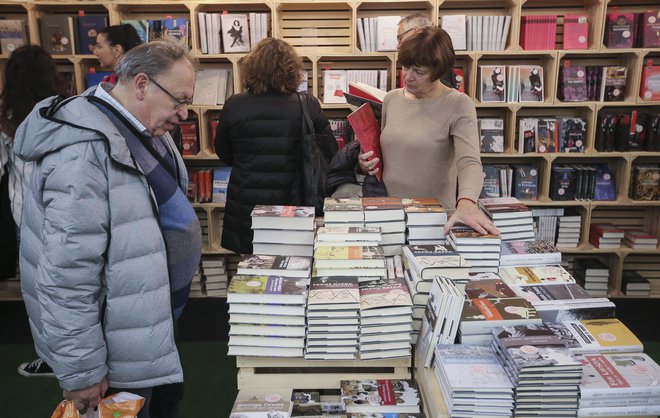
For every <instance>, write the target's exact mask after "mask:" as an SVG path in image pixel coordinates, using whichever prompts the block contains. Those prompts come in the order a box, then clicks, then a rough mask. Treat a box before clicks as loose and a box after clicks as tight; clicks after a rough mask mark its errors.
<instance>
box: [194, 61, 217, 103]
mask: <svg viewBox="0 0 660 418" xmlns="http://www.w3.org/2000/svg"><path fill="white" fill-rule="evenodd" d="M219 82H220V73H219V70H217V69H213V68H207V69H202V70H198V71H197V77H196V78H195V88H194V90H193V103H195V104H196V105H209V106H214V105H215V104H216V102H217V101H218V85H219Z"/></svg>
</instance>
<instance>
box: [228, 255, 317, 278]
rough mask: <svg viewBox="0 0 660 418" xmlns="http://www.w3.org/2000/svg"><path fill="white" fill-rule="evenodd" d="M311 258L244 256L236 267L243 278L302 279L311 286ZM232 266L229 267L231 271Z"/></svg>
mask: <svg viewBox="0 0 660 418" xmlns="http://www.w3.org/2000/svg"><path fill="white" fill-rule="evenodd" d="M311 265H312V258H311V257H297V256H281V255H266V254H254V255H243V256H241V257H240V258H239V261H238V264H237V266H236V274H237V275H241V276H283V277H295V278H302V279H305V280H306V281H307V284H309V277H310V273H311V271H312V268H311ZM229 268H230V266H229V265H228V266H227V270H229Z"/></svg>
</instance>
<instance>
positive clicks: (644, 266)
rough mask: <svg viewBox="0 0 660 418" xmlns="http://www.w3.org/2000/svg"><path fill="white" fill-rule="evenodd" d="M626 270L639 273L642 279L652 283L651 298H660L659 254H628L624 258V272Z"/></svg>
mask: <svg viewBox="0 0 660 418" xmlns="http://www.w3.org/2000/svg"><path fill="white" fill-rule="evenodd" d="M626 270H634V271H637V272H638V273H639V274H640V275H641V276H642V277H644V278H645V279H647V280H648V281H649V282H651V294H650V295H649V297H652V298H657V297H660V257H658V254H636V253H629V254H626V255H625V256H624V258H623V271H624V272H625V271H626ZM619 288H620V287H619ZM622 295H623V292H622Z"/></svg>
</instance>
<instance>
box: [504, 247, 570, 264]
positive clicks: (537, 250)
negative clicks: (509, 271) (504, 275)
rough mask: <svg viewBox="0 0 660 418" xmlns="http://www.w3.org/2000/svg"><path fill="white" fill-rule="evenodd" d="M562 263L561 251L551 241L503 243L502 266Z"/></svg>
mask: <svg viewBox="0 0 660 418" xmlns="http://www.w3.org/2000/svg"><path fill="white" fill-rule="evenodd" d="M559 263H561V253H560V252H559V250H558V249H557V248H556V247H555V246H554V245H552V243H551V242H550V241H507V242H503V243H502V247H501V252H500V266H503V267H504V266H543V265H547V264H559Z"/></svg>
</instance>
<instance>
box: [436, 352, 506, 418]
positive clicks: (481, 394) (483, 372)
mask: <svg viewBox="0 0 660 418" xmlns="http://www.w3.org/2000/svg"><path fill="white" fill-rule="evenodd" d="M433 370H434V371H435V374H436V376H437V377H438V381H439V382H440V389H441V390H442V393H443V395H444V399H445V405H447V411H448V412H449V414H450V415H451V416H452V417H454V416H469V417H480V416H502V417H510V416H511V415H512V412H513V385H512V384H511V381H510V380H509V378H508V377H507V375H506V372H505V371H504V368H503V366H502V364H501V363H500V361H499V359H498V357H497V355H496V354H495V352H494V351H493V349H492V347H484V346H478V345H464V344H457V345H437V346H436V347H435V361H434V364H433ZM467 370H469V373H466V371H467Z"/></svg>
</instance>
